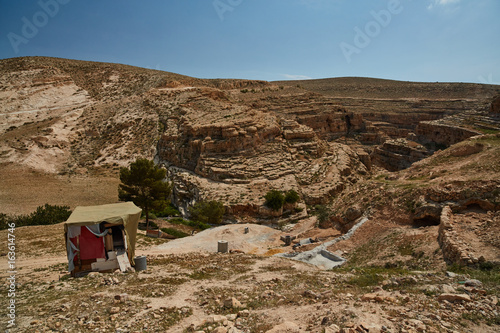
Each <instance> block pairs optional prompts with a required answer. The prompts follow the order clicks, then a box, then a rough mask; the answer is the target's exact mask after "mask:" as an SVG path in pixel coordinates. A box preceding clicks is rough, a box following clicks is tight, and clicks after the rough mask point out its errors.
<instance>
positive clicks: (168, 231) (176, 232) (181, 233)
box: [161, 228, 189, 238]
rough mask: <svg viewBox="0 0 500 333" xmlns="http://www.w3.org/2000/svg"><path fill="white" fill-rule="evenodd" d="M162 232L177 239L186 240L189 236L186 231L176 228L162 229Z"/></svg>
mask: <svg viewBox="0 0 500 333" xmlns="http://www.w3.org/2000/svg"><path fill="white" fill-rule="evenodd" d="M161 231H163V232H164V233H166V234H169V235H172V236H174V237H175V238H184V237H187V236H189V234H186V233H185V232H184V231H180V230H177V229H174V228H161Z"/></svg>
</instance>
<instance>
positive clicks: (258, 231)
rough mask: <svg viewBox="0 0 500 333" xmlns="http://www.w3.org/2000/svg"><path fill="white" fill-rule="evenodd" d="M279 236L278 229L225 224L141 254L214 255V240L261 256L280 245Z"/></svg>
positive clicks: (233, 248)
mask: <svg viewBox="0 0 500 333" xmlns="http://www.w3.org/2000/svg"><path fill="white" fill-rule="evenodd" d="M245 228H248V230H249V231H248V233H247V234H245ZM282 234H283V233H282V232H281V231H279V230H275V229H272V228H269V227H266V226H261V225H256V224H234V225H226V226H221V227H217V228H212V229H208V230H205V231H202V232H199V233H197V234H195V235H194V236H190V237H185V238H180V239H175V240H173V241H170V242H168V243H165V244H162V245H159V246H157V247H155V248H152V249H151V250H147V251H144V254H147V253H148V252H149V253H154V254H158V253H163V254H179V253H189V252H198V251H202V252H217V246H218V241H227V242H228V246H229V250H237V251H243V252H245V253H250V254H259V255H264V254H266V253H268V252H269V250H271V249H274V248H277V247H281V246H282V245H283V242H282V241H280V235H282Z"/></svg>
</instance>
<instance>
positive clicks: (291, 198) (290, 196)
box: [285, 190, 300, 204]
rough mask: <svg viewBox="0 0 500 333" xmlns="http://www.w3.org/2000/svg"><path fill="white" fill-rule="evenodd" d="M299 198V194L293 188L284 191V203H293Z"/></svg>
mask: <svg viewBox="0 0 500 333" xmlns="http://www.w3.org/2000/svg"><path fill="white" fill-rule="evenodd" d="M299 199H300V197H299V194H298V193H297V192H295V191H294V190H290V191H288V192H286V194H285V202H286V203H289V204H294V203H296V202H297V201H299Z"/></svg>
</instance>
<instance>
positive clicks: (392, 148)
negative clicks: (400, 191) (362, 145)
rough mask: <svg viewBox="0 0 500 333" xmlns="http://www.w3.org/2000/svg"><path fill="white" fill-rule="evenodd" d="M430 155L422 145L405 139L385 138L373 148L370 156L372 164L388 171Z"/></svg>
mask: <svg viewBox="0 0 500 333" xmlns="http://www.w3.org/2000/svg"><path fill="white" fill-rule="evenodd" d="M429 155H430V152H428V150H427V149H426V148H425V147H423V146H422V145H420V144H418V143H416V142H413V141H409V140H406V139H396V140H387V141H385V142H384V143H383V144H382V145H380V146H378V147H377V148H375V149H374V151H373V153H372V155H371V157H372V162H373V164H376V165H378V166H381V167H383V168H385V169H387V170H389V171H398V170H403V169H406V168H408V167H410V166H411V165H412V164H413V163H415V162H418V161H420V160H421V159H423V158H426V157H428V156H429Z"/></svg>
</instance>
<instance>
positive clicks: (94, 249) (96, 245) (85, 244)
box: [74, 227, 106, 260]
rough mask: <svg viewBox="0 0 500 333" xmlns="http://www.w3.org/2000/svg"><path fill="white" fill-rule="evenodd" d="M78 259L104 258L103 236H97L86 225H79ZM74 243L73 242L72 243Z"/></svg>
mask: <svg viewBox="0 0 500 333" xmlns="http://www.w3.org/2000/svg"><path fill="white" fill-rule="evenodd" d="M81 229H82V231H81V233H80V259H81V260H86V259H95V258H105V257H106V256H105V252H104V241H103V237H97V236H96V235H94V234H93V233H91V232H90V231H89V230H88V229H87V228H86V227H81ZM74 244H75V243H74Z"/></svg>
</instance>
